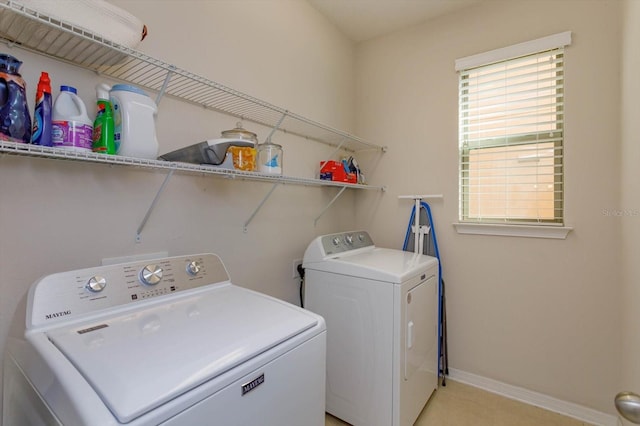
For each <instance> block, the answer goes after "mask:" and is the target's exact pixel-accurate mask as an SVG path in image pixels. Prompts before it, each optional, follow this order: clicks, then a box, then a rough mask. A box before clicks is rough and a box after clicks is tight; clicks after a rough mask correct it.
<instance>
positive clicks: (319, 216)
mask: <svg viewBox="0 0 640 426" xmlns="http://www.w3.org/2000/svg"><path fill="white" fill-rule="evenodd" d="M345 189H347V187H346V186H343V187H342V189H340V191H339V192H338V193H337V194H336V196H335V197H333V199H332V200H331V201H329V204H327V205H326V206H325V208H324V209H322V211H321V212H320V214H319V215H318V217H316V218H315V220H314V221H313V226H316V225H317V224H318V220H319V219H320V218H321V217H322V215H323V214H325V212H326V211H327V210H329V207H331V205H332V204H333V203H335V202H336V200H337V199H338V198H339V197H340V196H341V195H342V193H343V192H344V190H345Z"/></svg>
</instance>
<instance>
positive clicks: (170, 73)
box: [156, 65, 176, 105]
mask: <svg viewBox="0 0 640 426" xmlns="http://www.w3.org/2000/svg"><path fill="white" fill-rule="evenodd" d="M175 69H176V67H175V66H173V65H171V66H170V67H169V71H168V72H167V76H166V77H165V78H164V82H163V83H162V87H161V88H160V91H159V92H158V96H156V105H160V100H161V99H162V97H163V96H164V93H165V92H166V91H167V86H169V81H171V77H172V76H173V72H174V71H175Z"/></svg>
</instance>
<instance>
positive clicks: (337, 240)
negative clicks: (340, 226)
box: [333, 237, 340, 246]
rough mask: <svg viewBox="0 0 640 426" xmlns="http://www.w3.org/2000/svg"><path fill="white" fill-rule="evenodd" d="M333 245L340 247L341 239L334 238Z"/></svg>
mask: <svg viewBox="0 0 640 426" xmlns="http://www.w3.org/2000/svg"><path fill="white" fill-rule="evenodd" d="M333 245H334V246H339V245H340V238H338V237H334V238H333Z"/></svg>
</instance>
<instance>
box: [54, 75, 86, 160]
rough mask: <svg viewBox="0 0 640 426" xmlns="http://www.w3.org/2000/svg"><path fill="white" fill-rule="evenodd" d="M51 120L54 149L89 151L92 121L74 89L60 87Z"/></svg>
mask: <svg viewBox="0 0 640 426" xmlns="http://www.w3.org/2000/svg"><path fill="white" fill-rule="evenodd" d="M51 118H52V121H51V140H52V142H53V146H54V147H56V148H67V149H75V150H81V151H91V148H92V145H93V121H92V120H91V119H90V118H89V116H88V115H87V108H86V106H85V105H84V102H83V101H82V99H80V97H79V96H78V91H77V90H76V88H75V87H72V86H60V93H59V94H58V97H57V98H56V100H55V102H54V103H53V114H52V117H51Z"/></svg>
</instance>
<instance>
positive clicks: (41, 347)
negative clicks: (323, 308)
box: [3, 254, 326, 426]
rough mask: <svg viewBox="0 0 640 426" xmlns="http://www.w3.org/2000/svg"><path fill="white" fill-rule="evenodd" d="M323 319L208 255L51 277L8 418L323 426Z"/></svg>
mask: <svg viewBox="0 0 640 426" xmlns="http://www.w3.org/2000/svg"><path fill="white" fill-rule="evenodd" d="M325 330H326V329H325V323H324V320H323V319H322V317H320V316H318V315H316V314H314V313H311V312H309V311H306V310H303V309H301V308H299V307H296V306H293V305H291V304H288V303H286V302H283V301H281V300H278V299H275V298H272V297H269V296H266V295H263V294H260V293H257V292H254V291H250V290H248V289H244V288H241V287H238V286H235V285H233V284H232V283H231V282H230V281H229V276H228V274H227V271H226V269H225V267H224V265H223V263H222V261H221V260H220V258H218V256H216V255H213V254H200V255H193V256H179V257H171V258H163V259H157V260H155V261H151V262H149V261H146V262H132V263H126V264H118V265H111V266H101V267H95V268H89V269H82V270H77V271H71V272H64V273H59V274H54V275H49V276H46V277H44V278H42V279H41V280H39V281H38V282H36V283H35V284H33V285H32V286H31V288H30V290H29V293H28V297H27V299H26V300H25V301H23V303H22V306H21V307H19V308H18V313H17V314H16V317H15V320H14V323H13V324H12V328H11V331H10V337H9V340H8V342H7V353H6V355H5V369H4V413H3V424H4V426H18V425H19V426H25V425H60V424H62V425H67V426H81V425H87V426H105V425H123V424H126V425H131V426H134V425H180V426H185V425H198V426H201V425H221V426H230V425H236V426H247V425H252V424H259V425H271V426H276V425H277V426H281V425H290V426H300V425H315V426H323V425H324V422H325V418H324V411H325V410H324V409H325V399H324V398H325V350H326V331H325Z"/></svg>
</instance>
